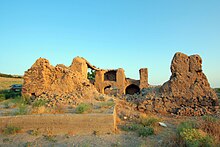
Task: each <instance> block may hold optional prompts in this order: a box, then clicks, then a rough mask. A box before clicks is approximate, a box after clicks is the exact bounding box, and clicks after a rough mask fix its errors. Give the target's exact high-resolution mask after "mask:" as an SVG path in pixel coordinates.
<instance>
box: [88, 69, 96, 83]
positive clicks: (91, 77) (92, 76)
mask: <svg viewBox="0 0 220 147" xmlns="http://www.w3.org/2000/svg"><path fill="white" fill-rule="evenodd" d="M87 78H88V79H89V81H90V83H92V84H93V85H94V84H95V70H93V69H91V68H88V72H87Z"/></svg>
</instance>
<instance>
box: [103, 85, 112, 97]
mask: <svg viewBox="0 0 220 147" xmlns="http://www.w3.org/2000/svg"><path fill="white" fill-rule="evenodd" d="M104 93H105V94H107V95H109V94H111V86H110V85H109V86H106V87H105V88H104Z"/></svg>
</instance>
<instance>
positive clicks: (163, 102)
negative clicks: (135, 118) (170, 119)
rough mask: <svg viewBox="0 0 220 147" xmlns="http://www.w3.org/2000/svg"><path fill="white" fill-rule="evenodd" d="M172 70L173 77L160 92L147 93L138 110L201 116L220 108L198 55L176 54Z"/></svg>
mask: <svg viewBox="0 0 220 147" xmlns="http://www.w3.org/2000/svg"><path fill="white" fill-rule="evenodd" d="M171 72H172V75H171V77H170V80H169V81H167V82H166V83H164V84H163V86H162V87H161V88H160V89H159V95H155V94H153V96H152V93H151V94H149V93H148V95H146V99H145V100H144V101H142V102H141V104H140V105H139V106H138V109H139V110H141V111H156V112H160V113H166V112H169V113H174V114H178V115H188V116H192V115H196V116H199V115H204V114H207V113H212V112H214V111H216V109H218V97H217V95H216V93H215V92H214V90H213V89H212V88H211V87H210V84H209V82H208V79H207V78H206V76H205V74H204V73H203V71H202V59H201V57H200V56H199V55H192V56H187V55H185V54H183V53H176V54H175V55H174V58H173V60H172V64H171Z"/></svg>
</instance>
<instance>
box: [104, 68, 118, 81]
mask: <svg viewBox="0 0 220 147" xmlns="http://www.w3.org/2000/svg"><path fill="white" fill-rule="evenodd" d="M116 74H117V71H114V70H112V71H108V72H106V73H105V74H104V80H105V81H115V82H116Z"/></svg>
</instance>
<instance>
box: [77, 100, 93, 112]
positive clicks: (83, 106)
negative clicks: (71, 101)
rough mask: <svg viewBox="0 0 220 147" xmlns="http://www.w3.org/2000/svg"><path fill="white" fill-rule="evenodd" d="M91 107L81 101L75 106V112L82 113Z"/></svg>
mask: <svg viewBox="0 0 220 147" xmlns="http://www.w3.org/2000/svg"><path fill="white" fill-rule="evenodd" d="M91 109H92V107H91V105H90V104H85V103H81V104H79V105H78V106H77V107H76V113H77V114H82V113H85V112H88V111H89V110H91Z"/></svg>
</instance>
